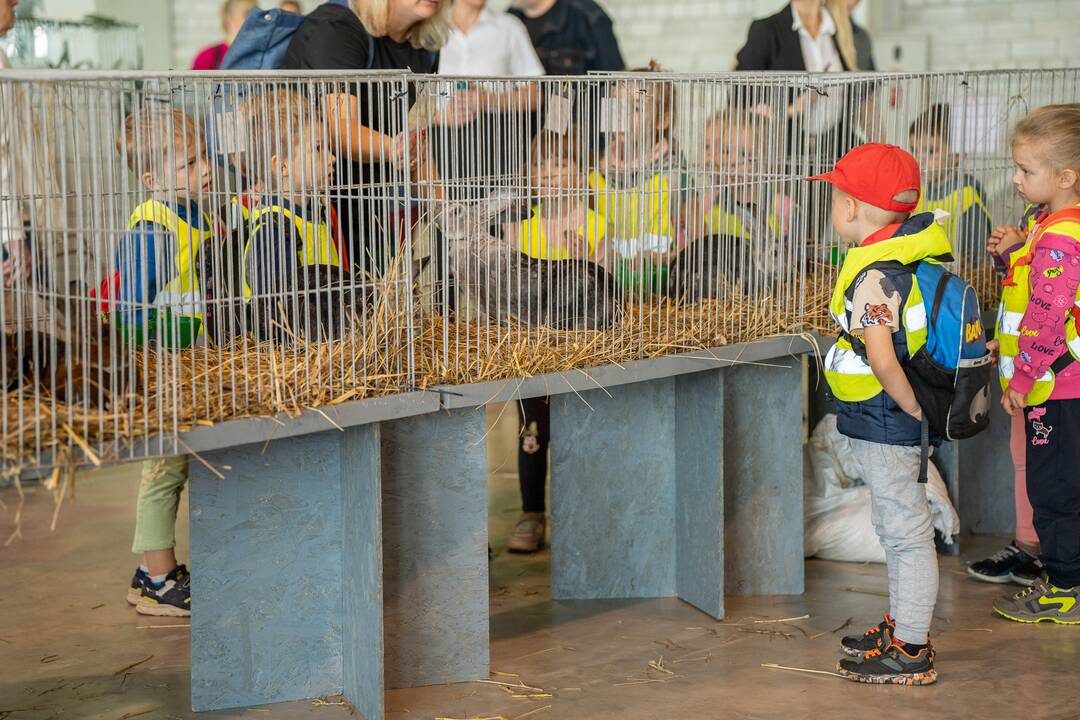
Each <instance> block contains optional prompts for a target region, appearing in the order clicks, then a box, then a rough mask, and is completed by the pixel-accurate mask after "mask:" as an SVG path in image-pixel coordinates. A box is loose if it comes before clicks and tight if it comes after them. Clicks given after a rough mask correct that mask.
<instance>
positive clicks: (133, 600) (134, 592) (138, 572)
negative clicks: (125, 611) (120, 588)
mask: <svg viewBox="0 0 1080 720" xmlns="http://www.w3.org/2000/svg"><path fill="white" fill-rule="evenodd" d="M149 582H150V575H149V574H147V572H146V571H145V570H143V569H142V568H141V567H137V568H135V575H133V576H132V578H131V587H129V588H128V591H127V601H128V604H129V605H138V604H139V598H141V597H142V591H143V587H145V586H146V585H147V584H148V583H149Z"/></svg>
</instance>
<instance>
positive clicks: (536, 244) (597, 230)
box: [518, 205, 606, 260]
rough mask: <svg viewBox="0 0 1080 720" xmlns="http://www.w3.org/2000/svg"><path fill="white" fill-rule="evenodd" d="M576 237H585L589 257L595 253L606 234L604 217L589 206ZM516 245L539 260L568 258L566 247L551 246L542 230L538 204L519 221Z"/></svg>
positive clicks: (542, 224)
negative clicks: (525, 217)
mask: <svg viewBox="0 0 1080 720" xmlns="http://www.w3.org/2000/svg"><path fill="white" fill-rule="evenodd" d="M577 232H578V237H583V238H585V242H586V244H587V245H588V247H589V257H594V256H595V255H596V246H597V244H598V243H599V241H600V240H602V239H603V238H604V236H605V234H606V228H605V226H604V219H603V217H601V216H600V215H599V214H597V213H595V212H593V210H592V209H591V208H590V209H588V210H587V211H586V214H585V222H584V223H583V224H581V225H579V226H578V229H577ZM518 245H519V247H520V248H521V252H523V253H525V254H526V255H528V256H529V257H534V258H538V259H540V260H568V259H570V257H571V256H570V254H569V253H567V252H566V248H561V247H560V248H552V247H551V246H550V245H549V244H548V238H547V234H546V233H545V232H544V223H543V221H542V217H541V212H540V206H539V205H534V206H533V211H532V215H531V216H530V217H529V218H528V219H527V220H522V221H521V226H520V227H519V229H518Z"/></svg>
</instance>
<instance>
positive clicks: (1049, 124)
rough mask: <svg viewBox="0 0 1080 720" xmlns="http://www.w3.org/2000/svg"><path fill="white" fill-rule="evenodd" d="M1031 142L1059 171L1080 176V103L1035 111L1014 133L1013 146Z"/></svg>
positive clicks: (1017, 124)
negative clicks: (1070, 172) (1075, 173)
mask: <svg viewBox="0 0 1080 720" xmlns="http://www.w3.org/2000/svg"><path fill="white" fill-rule="evenodd" d="M1022 141H1028V142H1032V143H1033V144H1037V145H1038V146H1039V150H1040V155H1041V156H1042V157H1043V159H1044V160H1046V161H1047V162H1049V163H1050V164H1051V166H1053V168H1054V169H1055V170H1058V171H1060V170H1074V171H1076V172H1077V173H1080V103H1069V104H1066V105H1044V106H1042V107H1041V108H1039V109H1037V110H1034V111H1032V112H1031V113H1029V114H1028V115H1027V116H1026V117H1025V118H1023V119H1022V120H1021V121H1020V122H1018V123H1016V129H1015V130H1013V138H1012V142H1013V145H1016V144H1017V143H1018V142H1022Z"/></svg>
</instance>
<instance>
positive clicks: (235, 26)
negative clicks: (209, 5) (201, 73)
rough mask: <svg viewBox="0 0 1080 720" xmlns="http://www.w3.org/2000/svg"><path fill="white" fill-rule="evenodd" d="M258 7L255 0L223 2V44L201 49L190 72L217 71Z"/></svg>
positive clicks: (228, 0)
mask: <svg viewBox="0 0 1080 720" xmlns="http://www.w3.org/2000/svg"><path fill="white" fill-rule="evenodd" d="M255 7H258V5H257V3H256V2H255V0H225V2H223V3H222V4H221V30H222V32H223V33H225V39H224V41H223V42H220V43H217V44H216V45H211V46H210V47H207V48H203V49H202V50H201V51H199V54H198V55H196V56H195V61H194V62H193V63H192V64H191V69H192V70H219V69H220V68H221V61H222V60H224V59H225V53H227V52H229V46H230V45H232V44H233V40H235V39H236V36H237V35H238V34H239V33H240V28H242V27H243V26H244V21H245V20H247V16H248V14H249V13H250V12H251V11H252V9H253V8H255Z"/></svg>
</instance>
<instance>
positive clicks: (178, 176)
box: [142, 138, 212, 200]
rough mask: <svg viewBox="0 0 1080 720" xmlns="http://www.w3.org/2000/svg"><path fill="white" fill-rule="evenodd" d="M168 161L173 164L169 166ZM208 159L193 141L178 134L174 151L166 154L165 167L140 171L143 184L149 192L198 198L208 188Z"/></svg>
mask: <svg viewBox="0 0 1080 720" xmlns="http://www.w3.org/2000/svg"><path fill="white" fill-rule="evenodd" d="M170 161H171V162H172V167H169V163H170ZM210 170H211V167H210V161H209V160H207V159H206V155H204V154H203V153H202V152H201V151H199V150H196V149H195V148H194V147H193V146H192V143H184V142H181V141H180V139H179V138H177V145H176V153H175V154H173V153H167V154H166V155H165V167H164V168H162V169H161V170H160V171H158V170H157V169H155V170H154V171H152V172H146V173H144V174H143V177H142V181H143V185H144V186H145V187H146V188H147V189H148V190H150V191H151V192H157V193H165V194H169V195H173V194H175V195H176V197H177V199H179V200H199V199H200V198H203V197H205V196H206V195H207V193H209V192H210V189H211V185H212V181H211V172H210Z"/></svg>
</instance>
